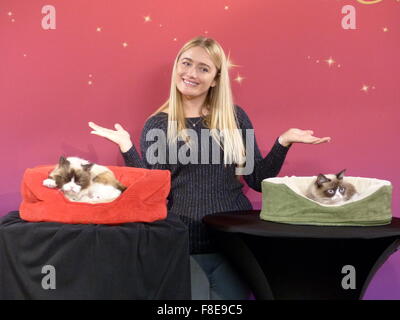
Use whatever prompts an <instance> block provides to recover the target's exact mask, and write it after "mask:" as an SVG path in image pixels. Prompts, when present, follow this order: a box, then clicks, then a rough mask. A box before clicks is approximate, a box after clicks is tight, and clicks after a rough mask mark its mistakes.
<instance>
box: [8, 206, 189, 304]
mask: <svg viewBox="0 0 400 320" xmlns="http://www.w3.org/2000/svg"><path fill="white" fill-rule="evenodd" d="M46 265H50V266H53V267H54V268H55V275H56V277H55V283H56V288H55V289H47V290H46V289H43V287H42V280H43V278H44V277H45V276H46V275H47V274H49V273H48V271H44V273H42V268H43V267H44V266H46ZM0 299H190V265H189V247H188V232H187V228H186V226H185V225H184V224H183V223H182V222H181V221H180V220H179V218H178V217H176V216H174V215H169V216H168V217H167V219H165V220H160V221H156V222H153V223H126V224H121V225H93V224H61V223H52V222H38V223H32V222H26V221H23V220H21V219H20V217H19V213H18V212H17V211H13V212H10V213H9V214H8V215H6V216H4V217H3V218H1V220H0Z"/></svg>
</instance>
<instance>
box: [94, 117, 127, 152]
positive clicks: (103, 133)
mask: <svg viewBox="0 0 400 320" xmlns="http://www.w3.org/2000/svg"><path fill="white" fill-rule="evenodd" d="M89 127H90V128H92V129H93V131H91V132H90V133H92V134H95V135H98V136H100V137H104V138H107V139H108V140H110V141H112V142H114V143H116V144H117V145H118V146H119V148H120V149H121V152H127V151H128V150H129V149H130V148H131V147H132V145H133V144H132V141H131V137H130V135H129V133H128V131H126V130H125V129H124V128H122V126H121V125H120V124H119V123H116V124H115V125H114V127H115V130H111V129H107V128H103V127H100V126H98V125H97V124H95V123H93V122H89Z"/></svg>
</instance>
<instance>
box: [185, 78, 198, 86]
mask: <svg viewBox="0 0 400 320" xmlns="http://www.w3.org/2000/svg"><path fill="white" fill-rule="evenodd" d="M183 83H184V84H185V85H186V86H188V87H195V86H197V85H198V83H196V82H192V81H189V80H186V79H183Z"/></svg>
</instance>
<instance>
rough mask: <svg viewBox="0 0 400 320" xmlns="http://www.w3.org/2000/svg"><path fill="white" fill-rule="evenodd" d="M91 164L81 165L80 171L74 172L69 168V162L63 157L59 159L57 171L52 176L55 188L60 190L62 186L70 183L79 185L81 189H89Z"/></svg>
mask: <svg viewBox="0 0 400 320" xmlns="http://www.w3.org/2000/svg"><path fill="white" fill-rule="evenodd" d="M92 166H93V163H89V164H85V165H82V170H75V169H72V168H71V167H70V162H69V161H68V160H67V159H66V158H65V157H60V160H59V170H58V171H57V174H56V175H55V176H54V180H55V181H56V185H57V188H60V189H61V188H62V187H63V185H64V184H67V183H68V182H70V181H72V179H74V183H75V184H77V185H79V186H80V187H81V188H82V189H85V188H87V187H89V185H90V169H91V168H92Z"/></svg>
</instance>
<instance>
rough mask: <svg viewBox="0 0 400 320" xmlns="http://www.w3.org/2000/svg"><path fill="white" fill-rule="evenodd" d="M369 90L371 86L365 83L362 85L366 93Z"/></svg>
mask: <svg viewBox="0 0 400 320" xmlns="http://www.w3.org/2000/svg"><path fill="white" fill-rule="evenodd" d="M368 90H369V86H367V85H365V84H364V85H363V86H362V88H361V91H364V92H365V93H367V92H368Z"/></svg>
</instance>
